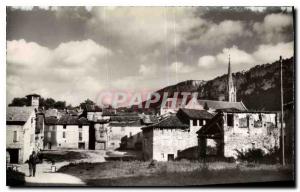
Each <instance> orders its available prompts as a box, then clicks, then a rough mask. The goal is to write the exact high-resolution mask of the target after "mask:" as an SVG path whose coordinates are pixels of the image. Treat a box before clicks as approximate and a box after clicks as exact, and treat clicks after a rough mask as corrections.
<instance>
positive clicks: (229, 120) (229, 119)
mask: <svg viewBox="0 0 300 192" xmlns="http://www.w3.org/2000/svg"><path fill="white" fill-rule="evenodd" d="M233 125H234V120H233V114H227V126H233Z"/></svg>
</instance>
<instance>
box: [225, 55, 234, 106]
mask: <svg viewBox="0 0 300 192" xmlns="http://www.w3.org/2000/svg"><path fill="white" fill-rule="evenodd" d="M227 83H228V85H227V91H228V101H229V102H236V88H235V86H234V84H233V79H232V74H231V64H230V55H229V57H228V81H227Z"/></svg>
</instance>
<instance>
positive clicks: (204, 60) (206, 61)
mask: <svg viewBox="0 0 300 192" xmlns="http://www.w3.org/2000/svg"><path fill="white" fill-rule="evenodd" d="M198 66H199V67H201V68H202V67H203V68H207V69H210V68H214V67H215V66H216V57H214V56H212V55H205V56H202V57H200V58H199V60H198Z"/></svg>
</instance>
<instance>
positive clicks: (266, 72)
mask: <svg viewBox="0 0 300 192" xmlns="http://www.w3.org/2000/svg"><path fill="white" fill-rule="evenodd" d="M294 78H295V77H294V58H293V57H292V58H290V59H285V60H283V87H284V88H283V90H284V103H289V102H291V101H293V91H294ZM233 79H234V83H235V84H236V86H237V100H238V101H243V103H244V104H245V105H246V107H247V108H248V109H250V110H267V111H273V110H280V63H279V61H276V62H274V63H272V64H263V65H257V66H255V67H253V68H251V69H249V70H248V71H245V72H237V73H234V74H233ZM226 85H227V74H224V75H222V76H219V77H216V78H214V79H212V80H209V81H202V80H187V81H183V82H180V83H178V84H176V85H171V86H168V87H165V88H163V89H160V90H158V91H157V92H158V93H160V94H162V93H163V92H168V94H169V95H172V94H173V93H174V92H176V91H177V92H188V91H189V92H195V91H197V92H198V93H199V98H201V99H212V100H219V99H220V97H223V98H225V97H226V95H227V94H226ZM151 107H152V109H158V108H159V107H160V103H157V104H155V105H152V106H151Z"/></svg>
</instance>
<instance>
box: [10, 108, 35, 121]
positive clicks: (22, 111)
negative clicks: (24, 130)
mask: <svg viewBox="0 0 300 192" xmlns="http://www.w3.org/2000/svg"><path fill="white" fill-rule="evenodd" d="M33 111H34V107H7V109H6V121H7V122H26V121H27V120H28V118H29V116H30V115H31V113H32V112H33Z"/></svg>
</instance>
